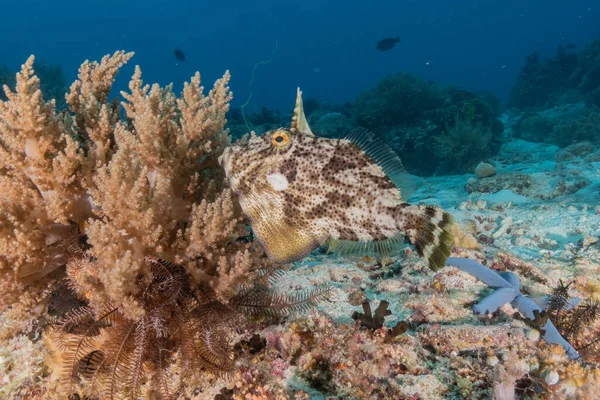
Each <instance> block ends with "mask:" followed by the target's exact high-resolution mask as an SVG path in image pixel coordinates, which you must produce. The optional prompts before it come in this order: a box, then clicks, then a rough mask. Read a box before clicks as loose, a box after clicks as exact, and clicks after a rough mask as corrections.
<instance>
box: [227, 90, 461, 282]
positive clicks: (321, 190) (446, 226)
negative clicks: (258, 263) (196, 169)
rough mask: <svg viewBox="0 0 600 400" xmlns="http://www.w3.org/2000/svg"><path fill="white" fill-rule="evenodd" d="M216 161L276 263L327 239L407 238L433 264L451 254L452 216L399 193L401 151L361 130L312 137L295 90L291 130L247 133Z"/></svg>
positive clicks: (373, 245) (382, 243)
mask: <svg viewBox="0 0 600 400" xmlns="http://www.w3.org/2000/svg"><path fill="white" fill-rule="evenodd" d="M219 162H220V164H221V165H222V166H223V168H224V170H225V174H226V177H227V180H228V181H229V185H230V187H231V189H232V190H233V191H234V192H235V193H236V195H237V197H238V199H239V203H240V206H241V208H242V210H243V212H244V214H245V215H246V216H247V217H248V219H249V223H250V225H251V227H252V230H253V232H254V234H255V236H256V238H257V240H258V241H259V242H260V243H261V245H262V246H263V247H264V248H265V250H266V252H267V254H268V256H269V257H270V258H271V259H272V260H274V261H275V262H279V263H286V262H291V261H296V260H299V259H301V258H303V257H304V256H306V255H308V254H309V253H310V252H312V251H313V250H315V249H316V248H318V247H320V246H322V245H325V244H329V248H330V249H331V250H337V251H340V252H344V251H352V252H356V251H359V252H360V251H362V250H364V251H377V252H379V253H386V252H388V251H389V250H390V249H392V248H393V246H394V245H395V244H397V243H399V242H403V241H404V239H405V238H407V239H408V240H409V241H410V243H411V244H412V245H413V246H414V247H415V249H416V251H417V253H418V254H419V255H420V256H422V257H423V258H424V259H425V260H427V263H428V265H429V267H430V268H431V269H433V270H437V269H438V268H441V267H442V266H444V264H445V262H446V259H447V258H448V256H449V255H450V246H451V243H452V237H451V234H450V226H451V224H452V218H451V216H450V215H449V214H448V213H447V212H445V211H443V210H442V209H441V208H438V207H435V206H432V205H425V204H414V205H413V204H409V203H407V202H406V201H405V200H404V199H403V196H402V194H403V193H401V192H404V191H405V190H409V189H410V188H409V185H408V184H407V182H409V181H410V179H409V175H408V174H407V173H406V172H405V170H404V169H403V167H402V163H401V161H400V159H399V157H398V156H397V155H396V154H395V153H394V152H393V151H392V150H391V149H390V148H389V147H387V146H386V145H385V144H384V143H381V142H379V141H377V140H376V139H375V138H374V136H373V134H371V133H370V132H368V131H366V130H364V129H358V130H354V131H352V132H351V133H350V134H349V135H348V137H347V138H345V139H330V138H322V137H317V136H315V135H314V134H313V132H312V130H311V129H310V127H309V125H308V123H307V121H306V117H305V115H304V109H303V104H302V93H301V92H300V89H298V93H297V98H296V107H295V110H294V115H293V117H292V122H291V126H290V128H289V129H288V128H278V129H274V130H271V131H269V132H266V133H265V134H263V135H261V136H256V135H254V134H252V137H251V138H250V139H247V140H246V141H245V142H241V143H240V142H238V143H236V144H235V145H233V146H230V147H228V148H226V149H225V150H224V152H223V154H222V155H221V157H220V158H219ZM404 197H405V198H408V196H407V195H406V194H405V195H404Z"/></svg>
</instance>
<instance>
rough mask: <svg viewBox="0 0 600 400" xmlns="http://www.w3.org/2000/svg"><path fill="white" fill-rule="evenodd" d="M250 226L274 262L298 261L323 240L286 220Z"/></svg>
mask: <svg viewBox="0 0 600 400" xmlns="http://www.w3.org/2000/svg"><path fill="white" fill-rule="evenodd" d="M257 222H258V221H257ZM252 228H253V230H254V234H255V235H256V237H257V238H258V240H259V241H260V242H261V244H262V245H263V247H264V249H265V250H266V252H267V254H268V256H269V258H271V259H272V260H273V261H274V262H276V263H282V264H283V263H288V262H292V261H298V260H300V259H301V258H303V257H305V256H307V255H308V254H310V253H311V252H312V251H313V250H315V249H316V248H317V247H319V246H321V243H322V242H323V241H322V240H319V239H318V238H316V237H315V236H313V235H312V234H311V233H310V232H309V231H308V230H305V229H301V228H300V227H295V226H293V225H291V224H289V223H287V222H286V221H263V222H262V223H261V222H258V223H256V224H253V225H252Z"/></svg>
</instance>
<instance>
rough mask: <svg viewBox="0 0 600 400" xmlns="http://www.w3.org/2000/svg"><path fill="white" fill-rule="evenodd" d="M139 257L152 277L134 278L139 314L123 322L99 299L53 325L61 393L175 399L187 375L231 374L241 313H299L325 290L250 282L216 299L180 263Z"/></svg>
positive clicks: (242, 318)
mask: <svg viewBox="0 0 600 400" xmlns="http://www.w3.org/2000/svg"><path fill="white" fill-rule="evenodd" d="M145 260H146V262H147V263H149V265H150V266H151V272H152V276H151V278H148V279H145V280H142V281H141V282H140V285H142V287H143V288H144V290H143V291H142V292H141V295H140V299H139V301H140V304H141V305H142V307H143V309H144V311H145V314H144V316H143V317H141V318H140V319H138V320H131V319H128V318H127V316H126V315H124V313H123V312H122V311H121V310H120V309H119V308H117V307H113V306H111V305H110V304H106V305H104V306H103V307H101V308H100V309H91V308H89V307H83V308H79V309H76V310H74V311H72V312H71V313H70V314H69V315H67V316H66V317H65V318H64V319H63V320H61V321H60V323H59V324H58V325H57V326H56V327H55V334H56V338H57V339H56V342H57V343H58V346H59V348H61V349H62V352H63V353H62V354H63V371H62V384H63V387H64V390H65V391H66V392H67V393H73V392H77V393H80V394H84V395H87V396H90V397H93V396H98V395H99V396H100V398H102V399H114V398H130V399H137V398H138V397H139V396H140V395H141V391H142V387H144V390H151V391H152V392H153V393H156V396H155V397H157V398H162V399H170V398H176V397H177V395H178V392H179V391H180V389H181V387H182V385H183V384H184V382H185V381H186V378H189V377H190V376H191V374H192V373H197V372H199V371H211V372H213V373H216V374H227V373H229V372H232V371H233V368H234V356H233V355H234V353H233V349H232V348H231V347H230V345H229V333H230V332H231V330H232V329H234V328H238V327H239V326H240V325H241V324H243V323H244V322H245V320H246V318H247V317H249V316H255V315H264V316H282V315H285V314H289V313H293V312H296V311H301V310H305V309H307V308H309V307H311V306H313V305H315V304H316V303H317V302H318V301H319V300H321V299H322V298H323V297H324V296H326V295H327V294H328V292H329V287H327V286H324V287H318V288H316V289H314V290H312V291H303V292H300V293H299V294H295V295H287V294H279V293H275V292H272V291H270V289H269V288H268V287H267V286H266V285H256V286H254V287H251V288H243V289H242V290H241V291H240V293H239V294H238V295H237V296H235V297H234V298H233V299H232V300H231V301H230V302H229V304H222V303H220V302H217V301H214V300H211V299H210V298H209V296H208V295H206V294H203V292H202V291H201V290H198V288H192V287H190V284H189V279H188V276H187V273H186V271H185V269H184V268H183V266H181V265H178V264H174V263H171V262H169V261H165V260H162V259H159V258H156V257H146V259H145ZM274 279H277V276H275V278H274Z"/></svg>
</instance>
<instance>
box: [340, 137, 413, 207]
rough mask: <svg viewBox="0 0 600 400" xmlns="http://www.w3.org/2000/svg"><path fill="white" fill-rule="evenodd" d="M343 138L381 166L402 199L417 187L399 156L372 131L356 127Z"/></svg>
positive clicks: (405, 198)
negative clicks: (398, 190)
mask: <svg viewBox="0 0 600 400" xmlns="http://www.w3.org/2000/svg"><path fill="white" fill-rule="evenodd" d="M345 139H346V140H349V141H351V142H352V143H354V144H355V145H356V146H358V147H359V148H360V149H361V150H362V151H364V152H365V154H366V155H367V156H368V157H369V158H371V159H372V160H373V161H374V162H375V163H377V165H379V166H380V167H381V169H382V170H383V172H384V173H385V174H386V175H387V176H388V178H390V180H391V181H392V183H393V184H394V185H395V186H396V187H397V188H398V189H400V193H401V194H402V198H403V199H404V200H408V199H409V198H410V196H412V194H413V193H414V192H415V190H416V189H417V181H416V179H415V178H414V177H413V176H411V175H410V174H409V173H408V172H406V169H404V165H402V160H400V157H399V156H398V155H397V154H396V153H395V152H394V151H393V150H392V149H391V148H390V147H389V146H388V145H386V144H385V143H383V142H382V141H381V140H378V139H377V138H375V135H374V134H373V132H371V131H369V130H368V129H365V128H356V129H353V130H352V131H350V133H348V135H347V136H346V138H345Z"/></svg>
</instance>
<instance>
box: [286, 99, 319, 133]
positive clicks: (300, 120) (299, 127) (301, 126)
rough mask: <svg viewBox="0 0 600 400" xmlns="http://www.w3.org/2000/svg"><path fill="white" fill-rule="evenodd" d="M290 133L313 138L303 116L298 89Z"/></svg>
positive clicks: (302, 106)
mask: <svg viewBox="0 0 600 400" xmlns="http://www.w3.org/2000/svg"><path fill="white" fill-rule="evenodd" d="M290 130H291V131H292V132H299V133H302V134H305V135H308V136H315V135H314V134H313V133H312V131H311V130H310V127H309V126H308V121H307V120H306V115H304V105H303V104H302V91H301V90H300V88H298V91H297V94H296V107H295V108H294V115H293V116H292V126H291V129H290Z"/></svg>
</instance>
